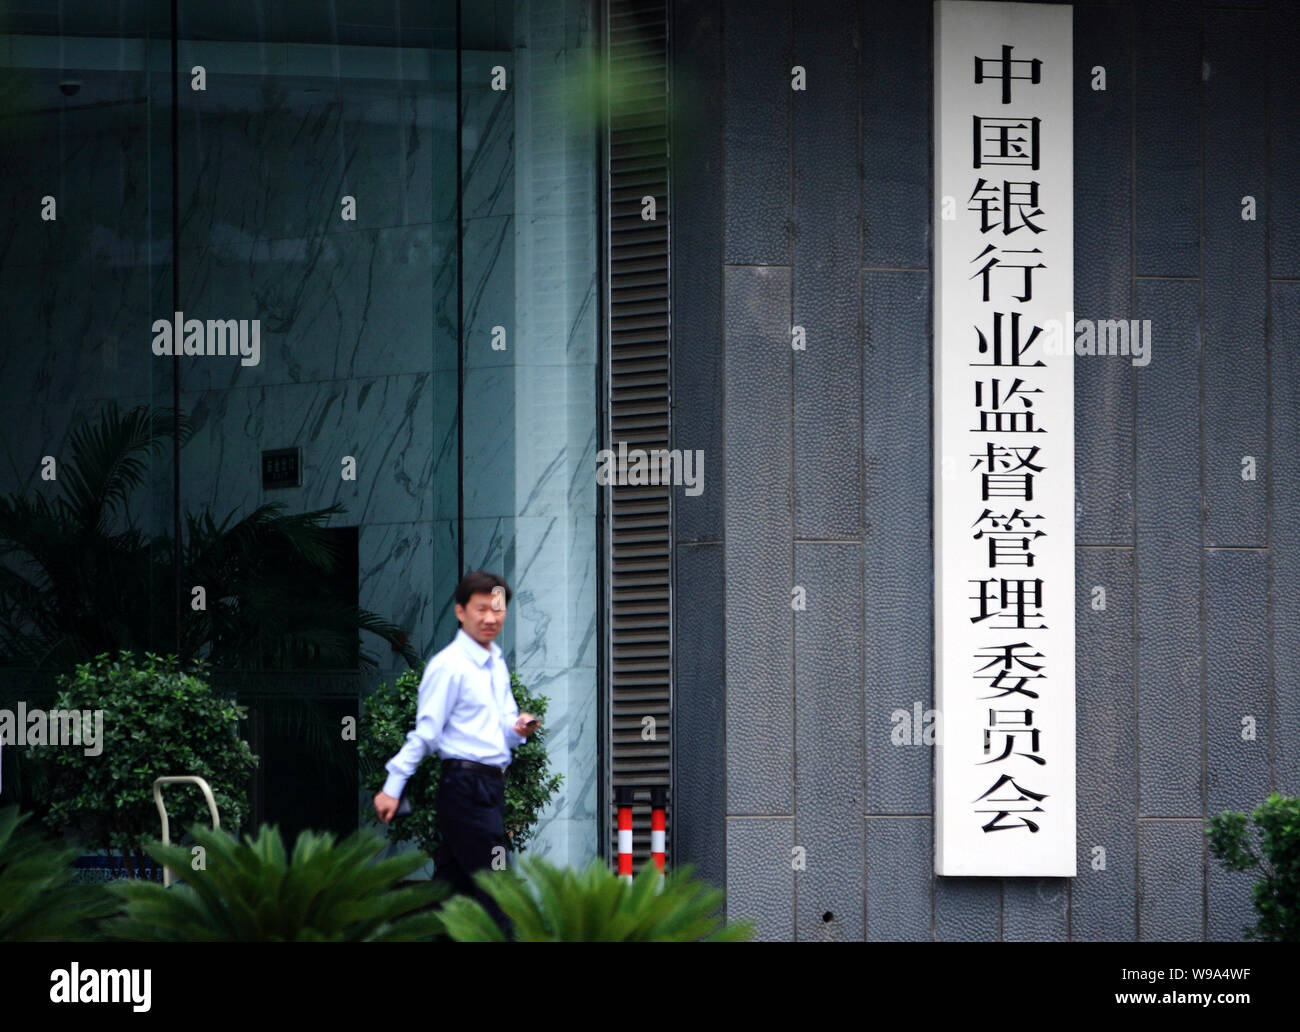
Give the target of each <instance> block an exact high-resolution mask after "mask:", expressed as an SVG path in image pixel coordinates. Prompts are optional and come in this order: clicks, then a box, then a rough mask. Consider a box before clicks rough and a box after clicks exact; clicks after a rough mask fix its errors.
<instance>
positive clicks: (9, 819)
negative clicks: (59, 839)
mask: <svg viewBox="0 0 1300 1032" xmlns="http://www.w3.org/2000/svg"><path fill="white" fill-rule="evenodd" d="M30 816H31V815H30V814H23V815H22V816H19V814H18V807H16V806H9V807H5V808H4V809H3V810H0V941H14V940H18V941H28V942H31V941H43V940H60V941H66V940H70V939H86V938H90V937H91V935H92V932H93V922H94V921H95V920H96V919H97V918H100V917H104V916H106V915H108V914H111V913H112V912H113V911H114V910H115V909H116V903H115V901H114V900H113V899H112V898H111V897H110V896H108V895H107V894H106V893H105V892H104V889H103V886H101V885H75V884H73V881H72V878H73V872H72V861H73V860H74V859H75V858H76V856H77V851H76V850H75V849H60V848H55V847H53V846H51V845H50V844H49V843H48V842H46V841H45V839H44V838H43V837H42V836H41V835H39V834H38V833H37V832H35V831H34V830H32V829H30V828H24V827H23V826H22V825H23V822H25V821H26V820H27V819H28V818H29V817H30Z"/></svg>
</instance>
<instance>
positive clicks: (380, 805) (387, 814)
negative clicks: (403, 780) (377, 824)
mask: <svg viewBox="0 0 1300 1032" xmlns="http://www.w3.org/2000/svg"><path fill="white" fill-rule="evenodd" d="M397 803H398V800H396V799H394V798H393V797H392V796H390V795H384V793H383V792H380V793H378V794H377V795H376V796H375V813H377V814H378V815H379V819H380V820H381V821H383V822H384V823H385V824H387V823H388V822H389V821H391V820H392V819H393V815H394V814H395V813H397Z"/></svg>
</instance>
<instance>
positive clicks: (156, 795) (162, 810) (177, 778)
mask: <svg viewBox="0 0 1300 1032" xmlns="http://www.w3.org/2000/svg"><path fill="white" fill-rule="evenodd" d="M163 785H198V786H199V791H201V792H202V793H203V798H204V799H206V800H207V801H208V811H209V812H210V813H211V814H212V830H213V831H218V830H220V828H221V817H220V816H219V815H218V814H217V801H216V799H214V798H213V796H212V789H211V788H209V787H208V783H207V782H206V781H204V780H203V779H202V778H201V777H198V776H197V775H195V774H172V775H168V776H167V777H161V778H154V779H153V801H154V805H155V806H157V807H158V813H159V815H160V816H161V817H162V840H163V845H164V846H166V845H170V844H171V831H170V825H169V823H168V821H167V807H166V806H164V805H163V797H162V786H163ZM171 883H172V872H171V868H170V867H168V866H167V865H166V864H163V888H169V887H170V886H171Z"/></svg>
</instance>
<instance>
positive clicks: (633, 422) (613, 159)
mask: <svg viewBox="0 0 1300 1032" xmlns="http://www.w3.org/2000/svg"><path fill="white" fill-rule="evenodd" d="M606 25H607V26H608V31H607V33H606V41H607V47H608V55H609V71H610V80H611V85H612V89H611V93H610V98H611V99H610V119H609V136H608V143H607V146H608V155H609V159H608V160H609V177H608V189H609V196H608V204H607V207H606V210H607V211H608V213H609V276H610V287H609V320H610V333H609V338H610V356H609V378H608V384H609V392H610V394H609V440H608V442H607V443H608V447H610V448H612V449H614V450H615V452H616V453H617V451H618V447H619V445H620V444H623V443H625V444H626V445H627V448H628V450H629V451H631V450H632V449H637V448H640V449H644V450H646V451H648V450H650V449H652V448H667V447H668V406H669V394H668V383H669V380H668V222H667V215H668V211H667V209H668V64H667V42H668V12H667V7H666V3H665V2H664V0H659V2H658V3H648V2H636V0H626V2H620V0H609V3H608V6H607V7H606ZM645 197H653V198H654V199H655V206H656V210H655V218H654V219H653V220H646V219H644V218H643V217H642V210H643V198H645ZM619 472H620V474H621V473H622V469H621V468H620V469H619ZM622 479H623V478H622V477H621V476H620V478H619V480H620V481H621V480H622ZM668 492H669V488H667V487H664V486H657V485H656V486H646V487H641V486H625V485H624V484H622V483H619V482H616V483H615V485H614V486H613V487H612V488H611V492H610V509H609V518H610V562H611V570H610V588H609V591H610V608H611V621H610V627H611V631H610V718H611V722H612V726H611V739H610V758H611V761H610V762H611V777H612V784H613V786H614V787H615V788H618V787H621V786H634V787H637V788H639V789H641V790H640V791H638V793H637V801H636V807H635V809H634V811H633V826H634V828H635V832H634V835H633V848H634V851H635V858H636V864H637V867H638V869H639V868H640V865H641V864H643V863H645V862H646V861H647V860H648V859H649V856H650V831H649V828H650V804H649V792H647V791H645V789H647V788H649V787H650V786H653V785H663V786H667V785H668V784H669V755H670V754H669V741H668V734H669V724H670V721H669V707H670V704H671V699H670V695H669V671H670V669H671V654H670V645H671V641H670V628H671V622H670V615H671V614H670V609H669V590H668V589H669V577H670V566H669V562H670V556H671V542H670V536H669V519H668V515H669V514H668V505H669V494H668ZM646 718H650V719H651V720H653V722H654V723H653V737H650V732H649V731H648V730H646V728H647V725H648V722H647V719H646ZM609 799H610V810H609V814H608V820H609V822H610V825H609V826H610V828H611V841H613V842H616V841H617V835H615V834H613V829H614V828H616V827H617V824H616V816H617V810H616V808H615V797H614V795H613V794H612V793H611V795H610V797H609ZM670 805H671V800H670ZM669 818H670V825H669V836H670V838H671V830H672V829H671V809H670V812H669ZM615 848H616V847H615ZM670 852H671V850H670Z"/></svg>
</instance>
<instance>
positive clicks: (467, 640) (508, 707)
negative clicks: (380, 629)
mask: <svg viewBox="0 0 1300 1032" xmlns="http://www.w3.org/2000/svg"><path fill="white" fill-rule="evenodd" d="M510 596H511V591H510V586H509V585H508V584H506V582H505V580H503V579H502V578H501V577H498V576H497V575H496V574H493V573H487V572H485V571H483V570H479V571H476V572H475V573H471V574H468V575H466V577H465V579H464V580H462V581H461V582H460V583H459V584H458V585H456V595H455V598H456V619H457V620H459V621H460V630H459V631H457V632H456V638H455V640H454V641H453V642H452V643H451V644H450V645H448V646H447V647H446V648H445V649H443V650H442V651H441V652H439V653H438V654H437V655H436V656H434V657H433V659H431V660H430V661H429V665H428V666H427V667H425V669H424V676H423V678H422V679H421V680H420V701H419V708H418V710H417V713H416V719H415V729H414V730H413V731H411V732H410V733H409V734H408V735H407V736H406V744H405V745H403V746H402V748H401V751H399V752H398V754H397V755H396V756H394V757H393V758H392V759H391V760H389V761H388V763H387V764H386V765H385V766H386V768H387V770H388V779H387V780H386V781H385V782H384V787H383V790H382V791H381V792H380V793H379V794H378V795H376V796H375V813H377V814H378V815H379V819H380V820H382V821H383V822H384V823H385V824H387V823H388V822H389V821H391V820H392V819H393V815H394V814H395V813H396V812H397V807H398V802H399V800H400V798H401V795H402V792H403V790H404V789H405V787H406V782H407V781H408V780H409V779H410V777H411V776H412V775H413V774H414V773H415V769H416V767H418V766H419V764H420V761H421V760H422V759H424V757H425V756H426V755H428V754H429V753H431V752H433V751H434V750H437V753H438V755H439V756H440V757H441V758H442V776H441V778H440V780H439V782H438V793H437V796H436V797H435V805H436V807H437V811H438V828H439V830H440V831H441V832H442V845H441V846H440V848H439V850H438V855H437V856H436V857H434V863H435V864H436V865H437V876H438V877H439V878H445V879H446V880H447V881H448V882H450V884H451V887H452V889H453V890H454V891H455V892H458V893H464V894H465V895H469V896H473V897H474V898H476V899H477V900H479V902H480V903H482V904H483V906H484V907H485V908H486V909H487V911H488V913H489V914H491V915H492V917H493V918H494V919H495V920H496V921H497V923H498V924H499V925H500V926H501V927H502V928H505V927H506V921H505V916H504V915H503V914H502V913H501V911H500V908H498V907H497V905H496V903H495V901H494V900H492V898H491V897H490V896H488V895H487V894H486V893H485V892H482V891H481V890H480V889H479V888H478V887H477V886H476V885H475V884H474V880H473V878H472V875H473V873H474V872H475V871H477V870H481V869H483V868H490V867H492V865H493V864H492V862H493V860H495V859H497V858H498V857H500V858H501V859H502V860H504V857H505V847H506V834H505V769H506V767H508V766H509V765H510V756H511V750H512V749H514V748H515V747H517V746H520V745H522V744H523V743H524V742H525V741H526V740H527V738H528V736H529V735H531V734H532V733H533V732H534V731H535V730H537V726H538V722H537V721H536V720H535V719H533V717H532V716H531V714H528V713H520V712H519V706H518V704H517V703H516V702H515V697H514V693H513V692H512V691H511V690H510V671H509V670H507V669H506V663H505V659H504V657H503V655H502V653H501V646H500V645H498V644H497V643H496V641H495V640H494V639H495V638H496V636H497V635H498V634H499V633H500V632H501V627H502V625H503V624H504V623H505V619H506V606H507V605H508V604H509V602H510ZM498 848H499V849H500V852H497V850H498ZM498 866H500V865H499V864H498Z"/></svg>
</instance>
